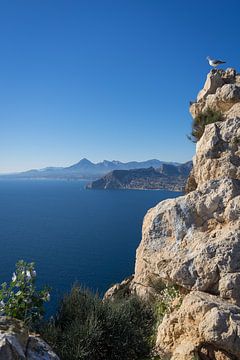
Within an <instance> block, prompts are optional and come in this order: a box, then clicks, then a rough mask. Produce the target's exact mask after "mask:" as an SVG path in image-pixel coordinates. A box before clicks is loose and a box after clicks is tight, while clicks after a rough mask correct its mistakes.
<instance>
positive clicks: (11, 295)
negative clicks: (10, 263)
mask: <svg viewBox="0 0 240 360" xmlns="http://www.w3.org/2000/svg"><path fill="white" fill-rule="evenodd" d="M35 280H36V271H35V268H34V263H27V262H25V261H23V260H20V261H18V262H17V264H16V270H15V272H14V273H13V276H12V281H11V282H10V283H9V284H7V283H3V284H2V285H1V290H0V313H1V315H6V316H10V317H13V318H16V319H19V320H23V321H24V322H25V323H26V324H28V325H31V324H33V323H34V322H35V321H36V320H39V319H40V318H41V317H42V316H43V314H44V307H43V304H44V302H46V301H49V300H50V294H49V289H48V288H44V289H43V290H40V291H37V289H36V286H35Z"/></svg>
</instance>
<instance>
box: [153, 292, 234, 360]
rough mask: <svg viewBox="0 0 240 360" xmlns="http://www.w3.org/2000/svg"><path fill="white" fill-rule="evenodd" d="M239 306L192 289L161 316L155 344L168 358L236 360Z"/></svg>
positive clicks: (180, 359)
mask: <svg viewBox="0 0 240 360" xmlns="http://www.w3.org/2000/svg"><path fill="white" fill-rule="evenodd" d="M239 334H240V308H239V307H238V306H235V305H231V304H229V303H227V302H225V301H222V300H221V299H219V298H218V297H217V296H213V295H209V294H206V293H202V292H198V291H193V292H191V293H190V294H188V295H187V296H186V297H185V298H184V300H183V302H182V305H181V306H180V308H179V309H177V310H175V311H174V312H172V313H171V314H169V315H165V317H164V319H163V321H162V323H161V324H160V326H159V328H158V336H157V341H156V347H157V349H158V352H159V353H160V354H161V353H163V354H165V355H166V354H168V355H169V356H171V360H193V359H209V360H217V359H218V360H220V359H222V360H224V359H225V360H226V359H232V360H233V359H235V360H236V359H240V337H239Z"/></svg>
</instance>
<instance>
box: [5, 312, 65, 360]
mask: <svg viewBox="0 0 240 360" xmlns="http://www.w3.org/2000/svg"><path fill="white" fill-rule="evenodd" d="M15 359H16V360H59V358H58V356H57V355H56V354H54V353H53V351H52V350H51V348H50V347H49V345H48V344H47V343H45V342H44V341H43V340H42V339H41V338H40V337H38V336H37V335H33V334H29V332H28V330H27V328H26V327H25V326H24V325H23V324H22V322H21V321H18V320H16V319H11V318H6V317H0V360H15Z"/></svg>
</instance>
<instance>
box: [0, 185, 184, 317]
mask: <svg viewBox="0 0 240 360" xmlns="http://www.w3.org/2000/svg"><path fill="white" fill-rule="evenodd" d="M85 186H86V181H62V180H1V181H0V283H2V282H5V281H7V282H8V281H10V280H11V277H12V273H13V271H14V269H15V263H16V262H17V261H18V260H20V259H23V260H25V261H28V262H35V266H36V271H37V278H36V281H37V286H38V287H39V288H41V287H42V286H43V285H48V286H49V287H50V288H51V301H50V302H49V304H48V305H47V309H46V311H47V314H48V315H51V314H53V313H54V312H55V311H56V309H57V307H58V304H59V301H60V299H61V297H62V296H63V294H65V293H67V292H69V291H70V289H71V287H72V286H73V285H74V284H75V283H79V284H81V285H82V286H84V287H87V288H89V289H90V290H92V291H93V292H98V293H99V294H100V295H102V294H103V293H104V292H105V291H106V290H107V289H108V288H109V287H110V286H111V285H113V284H114V283H116V282H119V281H121V280H123V279H124V278H125V277H127V276H129V275H131V274H132V273H133V271H134V262H135V253H136V248H137V247H138V245H139V243H140V240H141V227H142V221H143V217H144V215H145V213H146V212H147V210H148V209H149V208H151V207H153V206H154V205H156V204H157V203H158V202H159V201H162V200H164V199H167V198H174V197H177V196H179V195H181V193H179V192H173V191H161V190H158V191H149V190H147V191H144V190H86V189H85Z"/></svg>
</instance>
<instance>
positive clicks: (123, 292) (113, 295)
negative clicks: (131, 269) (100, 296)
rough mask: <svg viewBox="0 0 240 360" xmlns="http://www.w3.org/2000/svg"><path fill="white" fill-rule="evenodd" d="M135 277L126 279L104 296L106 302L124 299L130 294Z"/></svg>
mask: <svg viewBox="0 0 240 360" xmlns="http://www.w3.org/2000/svg"><path fill="white" fill-rule="evenodd" d="M132 279H133V276H130V277H128V278H126V279H124V280H123V281H122V282H121V283H119V284H115V285H113V286H112V287H110V289H108V290H107V292H106V293H105V295H104V300H109V299H110V300H114V299H117V298H123V297H126V296H128V295H129V294H130V292H131V290H130V284H131V282H132Z"/></svg>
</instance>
